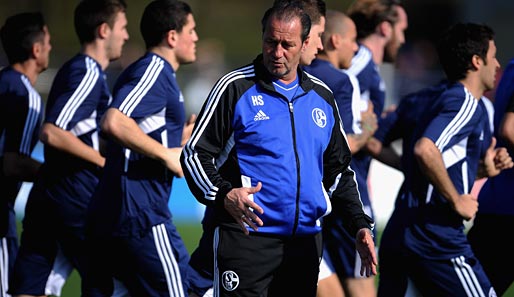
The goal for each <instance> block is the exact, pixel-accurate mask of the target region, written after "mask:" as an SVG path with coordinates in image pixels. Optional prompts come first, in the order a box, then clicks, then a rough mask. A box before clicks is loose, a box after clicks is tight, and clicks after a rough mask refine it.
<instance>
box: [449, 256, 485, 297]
mask: <svg viewBox="0 0 514 297" xmlns="http://www.w3.org/2000/svg"><path fill="white" fill-rule="evenodd" d="M451 261H452V263H453V268H454V269H455V272H456V273H457V275H458V277H459V279H460V282H461V284H462V286H463V287H464V289H465V290H466V294H467V295H468V296H470V297H471V296H472V297H486V295H485V293H484V291H483V290H482V286H481V285H480V282H478V280H477V277H476V275H475V272H474V271H473V268H471V266H469V264H468V263H466V261H465V259H464V256H459V257H457V258H453V259H451Z"/></svg>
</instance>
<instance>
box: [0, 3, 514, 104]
mask: <svg viewBox="0 0 514 297" xmlns="http://www.w3.org/2000/svg"><path fill="white" fill-rule="evenodd" d="M185 1H186V2H188V3H189V4H190V5H191V7H192V8H193V12H194V15H195V20H196V23H197V32H198V34H199V37H200V41H199V42H198V45H197V50H198V53H197V57H198V61H197V62H195V63H193V64H191V65H185V66H182V67H181V68H180V69H179V71H178V76H177V77H178V80H179V83H180V84H181V86H182V88H183V91H184V93H185V97H186V100H188V99H189V97H193V98H192V99H189V101H190V102H189V104H190V105H191V106H189V105H188V106H187V108H188V111H189V112H194V111H196V109H198V108H199V105H200V104H201V102H203V100H204V99H205V96H206V95H207V93H208V89H209V88H210V87H212V84H213V83H214V82H215V80H216V79H217V78H218V77H219V76H220V75H222V74H223V73H224V72H226V71H228V70H230V69H232V68H234V67H238V66H241V65H244V64H247V63H249V62H250V61H251V60H252V59H253V58H254V57H255V56H256V55H257V54H258V53H259V52H260V48H261V46H260V44H261V39H260V36H261V28H260V19H261V16H262V14H263V13H264V11H265V10H266V9H267V8H268V7H269V6H270V5H271V4H272V3H273V0H253V1H252V0H185ZM126 2H127V5H128V8H127V18H128V21H129V22H128V32H129V34H130V39H129V41H128V42H127V43H126V44H125V47H124V54H123V56H122V57H121V59H119V60H118V61H115V62H113V63H111V65H110V66H109V68H108V69H107V71H106V72H107V74H108V79H109V82H110V83H113V82H114V80H115V79H116V77H117V75H118V74H119V72H120V71H121V70H122V69H123V68H124V67H126V66H127V65H128V64H129V63H131V62H133V61H134V60H135V59H137V58H138V57H139V56H141V55H142V54H143V53H144V44H143V41H142V38H141V36H140V33H139V19H140V17H141V14H142V12H143V10H144V7H145V6H146V5H147V4H148V3H149V2H150V1H149V0H146V1H141V0H137V1H136V0H126ZM325 2H326V4H327V8H329V9H335V10H340V11H345V10H346V9H347V8H348V6H349V5H350V4H351V2H352V0H326V1H325ZM77 3H78V1H77V0H75V1H69V0H16V1H1V2H0V23H1V24H3V21H4V20H5V18H6V17H7V16H9V15H11V14H14V13H18V12H23V11H36V10H39V11H41V12H42V13H43V14H44V16H45V18H46V21H47V23H48V26H49V29H50V32H51V35H52V46H53V50H52V53H51V61H50V69H49V70H48V71H46V72H45V73H43V75H42V76H41V78H40V81H39V82H38V86H37V87H38V90H39V91H40V92H41V93H42V95H43V97H44V98H45V97H46V94H47V91H48V89H49V87H50V84H51V82H52V79H53V75H55V71H56V70H57V69H58V68H59V67H60V66H61V65H62V64H63V63H64V62H65V61H66V60H68V59H69V58H71V57H72V55H74V54H75V53H76V52H77V51H78V50H79V44H78V39H77V37H76V36H75V31H74V28H73V11H74V8H75V6H76V4H77ZM403 4H404V6H405V9H406V11H407V13H408V16H409V28H408V29H407V31H406V37H407V43H406V44H405V46H404V47H403V48H402V50H401V51H400V56H399V58H398V61H397V63H396V65H384V66H383V67H381V70H383V74H384V77H385V78H386V85H387V86H388V99H387V102H386V104H392V103H395V102H397V101H398V100H399V99H398V98H400V97H401V96H402V95H404V94H405V93H408V92H410V91H413V90H415V89H419V88H421V87H424V86H426V85H428V84H431V83H434V82H436V81H437V80H439V79H440V78H441V77H442V73H441V72H440V69H439V65H438V61H437V56H436V54H435V52H434V48H433V43H434V41H435V40H436V39H437V37H438V35H439V34H440V32H441V31H442V30H443V29H445V28H446V27H448V26H449V25H450V24H453V23H455V22H457V21H474V22H479V23H487V24H489V25H490V26H491V27H493V29H494V30H495V31H496V33H497V34H496V42H497V46H498V58H499V60H500V63H502V65H505V64H506V63H507V61H508V59H510V57H511V55H512V53H513V52H514V42H513V41H512V38H511V34H510V32H509V31H510V29H509V28H512V26H511V25H509V24H512V19H511V16H510V13H511V12H512V11H514V1H503V0H489V1H480V0H404V1H403ZM6 64H7V61H6V58H5V56H4V54H3V51H0V67H2V66H5V65H6ZM202 97H203V98H202Z"/></svg>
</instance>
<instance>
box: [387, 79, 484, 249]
mask: <svg viewBox="0 0 514 297" xmlns="http://www.w3.org/2000/svg"><path fill="white" fill-rule="evenodd" d="M421 137H427V138H429V139H431V140H432V141H433V142H434V143H435V145H436V146H437V147H438V148H439V150H440V151H441V154H442V158H443V162H444V164H445V166H446V169H447V171H448V174H449V176H450V178H451V180H452V181H453V184H454V186H455V188H456V189H457V191H458V192H459V193H460V194H465V193H466V194H467V193H470V191H471V188H472V186H473V183H474V181H475V177H476V174H477V169H478V164H479V160H480V159H481V158H482V157H483V155H484V153H485V151H486V150H487V148H488V147H489V145H490V143H491V131H490V127H489V119H488V115H487V110H486V107H485V105H484V103H483V102H482V100H478V99H476V98H474V97H473V96H472V95H471V93H470V92H469V91H468V90H467V89H466V88H465V87H464V86H463V85H462V84H460V83H456V84H454V85H452V86H451V87H449V88H448V90H446V91H445V92H444V93H443V94H442V95H441V96H440V97H439V98H438V99H437V100H436V101H435V102H434V103H433V104H432V105H431V106H430V107H429V108H428V109H427V110H425V112H424V114H423V116H422V118H421V119H420V120H419V122H418V124H417V126H416V128H415V131H414V136H413V141H412V142H411V147H410V149H409V150H410V152H411V154H410V156H412V157H411V158H412V159H411V160H410V162H409V166H408V167H407V168H404V173H405V176H406V179H405V181H404V184H403V186H402V189H401V192H400V194H399V198H398V199H397V203H396V208H395V213H394V214H393V215H394V216H396V219H393V221H394V222H396V223H397V224H398V222H400V221H401V222H400V223H399V225H400V227H399V228H398V225H397V226H396V227H394V228H397V229H395V230H396V232H398V234H403V239H402V240H403V242H404V246H405V247H406V248H407V249H408V250H410V251H411V252H413V253H415V254H417V255H419V256H422V257H425V258H430V259H449V258H452V257H455V256H457V255H470V253H471V249H470V248H469V244H468V242H467V239H466V235H465V233H464V224H463V218H462V217H460V215H458V214H457V213H456V212H455V211H454V210H453V207H452V206H451V205H450V204H449V202H448V201H447V200H446V199H445V198H444V197H443V196H442V195H441V194H439V192H438V191H437V190H436V189H435V188H434V187H433V186H432V185H431V184H430V183H429V181H428V179H427V178H426V176H425V175H424V173H423V171H422V169H421V168H420V166H419V164H418V162H417V160H416V159H415V157H414V154H413V153H412V151H413V149H414V145H415V142H416V141H417V140H418V139H420V138H421ZM390 221H391V220H390ZM401 226H403V227H401ZM388 227H392V226H388ZM394 228H393V229H394ZM401 229H404V230H403V231H402V230H401ZM390 232H395V231H391V230H390Z"/></svg>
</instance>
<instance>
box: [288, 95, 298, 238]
mask: <svg viewBox="0 0 514 297" xmlns="http://www.w3.org/2000/svg"><path fill="white" fill-rule="evenodd" d="M292 100H294V98H293V99H292ZM292 100H291V101H290V102H289V116H290V117H291V126H292V133H293V135H292V136H293V149H294V157H295V160H296V176H297V179H296V180H297V181H296V209H295V215H294V225H293V233H292V235H293V236H294V235H295V234H296V231H297V229H298V220H299V217H300V159H299V158H298V150H297V149H296V132H295V131H296V130H295V124H294V110H293V102H292Z"/></svg>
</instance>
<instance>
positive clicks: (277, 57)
mask: <svg viewBox="0 0 514 297" xmlns="http://www.w3.org/2000/svg"><path fill="white" fill-rule="evenodd" d="M301 32H302V24H301V22H300V18H299V17H295V18H293V19H292V20H289V21H284V20H279V19H277V18H276V17H274V16H271V17H270V19H269V20H268V23H267V24H266V27H265V30H264V33H263V36H262V56H263V63H264V66H265V67H266V69H267V70H268V71H269V72H270V73H271V74H272V75H273V76H274V77H276V78H277V79H279V80H281V81H283V82H284V83H290V82H292V81H294V80H295V78H296V69H297V68H298V65H299V63H300V56H301V54H302V52H303V51H304V50H305V47H306V44H307V42H308V40H309V38H307V40H306V41H305V42H302V38H301Z"/></svg>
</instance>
